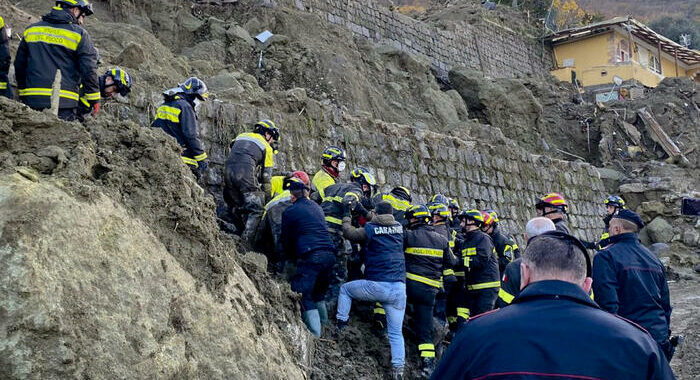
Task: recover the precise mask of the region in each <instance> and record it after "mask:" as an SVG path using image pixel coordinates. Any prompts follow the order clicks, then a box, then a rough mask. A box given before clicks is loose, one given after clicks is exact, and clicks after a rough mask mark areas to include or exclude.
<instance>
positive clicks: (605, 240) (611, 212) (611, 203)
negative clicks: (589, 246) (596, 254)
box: [595, 195, 625, 250]
mask: <svg viewBox="0 0 700 380" xmlns="http://www.w3.org/2000/svg"><path fill="white" fill-rule="evenodd" d="M624 209H625V200H624V199H622V198H620V197H619V196H617V195H611V196H609V197H607V198H606V199H605V212H606V215H605V218H603V223H605V230H604V231H603V234H602V235H600V240H599V241H598V244H597V245H596V247H595V248H596V249H597V250H601V249H603V248H605V247H606V246H607V245H608V244H610V240H609V239H610V233H609V231H608V229H609V228H610V220H611V219H612V218H613V217H614V216H615V215H617V213H618V212H620V211H621V210H624Z"/></svg>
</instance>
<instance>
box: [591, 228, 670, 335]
mask: <svg viewBox="0 0 700 380" xmlns="http://www.w3.org/2000/svg"><path fill="white" fill-rule="evenodd" d="M608 241H609V242H610V245H608V246H607V247H605V248H604V249H603V250H601V251H600V252H598V254H597V255H596V256H595V259H594V260H593V294H595V300H596V302H597V303H598V304H599V305H600V307H601V308H602V309H603V310H606V311H609V312H611V313H613V314H617V315H619V316H621V317H624V318H627V319H629V320H631V321H633V322H635V323H637V324H639V325H641V326H642V327H644V328H645V329H647V331H649V333H650V334H651V335H652V336H653V337H654V339H655V340H656V341H657V342H659V344H662V345H663V344H664V343H665V342H666V341H668V335H669V326H670V322H671V302H670V297H669V292H668V283H667V282H666V269H665V268H664V265H663V264H662V263H661V261H660V260H659V259H658V258H657V257H656V256H654V254H653V253H651V252H649V250H648V249H646V248H645V247H644V246H643V245H642V244H641V243H640V242H639V238H638V237H637V234H635V233H626V234H620V235H615V236H611V237H610V238H609V239H608Z"/></svg>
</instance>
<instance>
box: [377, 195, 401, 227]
mask: <svg viewBox="0 0 700 380" xmlns="http://www.w3.org/2000/svg"><path fill="white" fill-rule="evenodd" d="M372 201H373V202H374V205H375V206H376V205H377V204H378V203H379V202H387V203H389V204H390V205H391V207H392V208H393V209H394V212H393V214H394V219H395V220H396V221H397V222H399V223H401V225H402V226H404V227H406V226H407V225H408V221H407V220H406V218H405V217H404V214H405V213H406V211H407V210H408V209H409V208H411V202H409V201H406V200H403V199H399V198H396V197H395V196H394V195H393V194H391V193H387V194H384V193H379V194H377V195H375V196H374V197H373V199H372Z"/></svg>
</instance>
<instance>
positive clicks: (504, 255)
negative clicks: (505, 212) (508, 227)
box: [481, 210, 520, 273]
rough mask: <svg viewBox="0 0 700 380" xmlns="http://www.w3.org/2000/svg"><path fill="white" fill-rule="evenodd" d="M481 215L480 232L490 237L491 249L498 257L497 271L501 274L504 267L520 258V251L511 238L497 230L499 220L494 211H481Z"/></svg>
mask: <svg viewBox="0 0 700 380" xmlns="http://www.w3.org/2000/svg"><path fill="white" fill-rule="evenodd" d="M481 215H482V216H483V217H484V226H483V227H482V229H481V230H482V231H484V232H486V233H487V234H488V235H489V236H491V240H492V241H493V247H494V248H495V249H496V255H497V256H498V271H499V273H503V272H504V271H505V269H506V265H508V264H509V263H511V262H512V261H513V260H515V259H517V258H518V257H520V249H519V248H518V245H517V244H515V241H514V240H513V238H511V237H510V236H506V235H504V234H503V233H502V232H501V229H500V228H498V222H499V221H500V220H499V219H498V214H497V213H496V211H493V210H486V211H482V212H481Z"/></svg>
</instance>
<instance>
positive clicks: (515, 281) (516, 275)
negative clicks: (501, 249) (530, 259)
mask: <svg viewBox="0 0 700 380" xmlns="http://www.w3.org/2000/svg"><path fill="white" fill-rule="evenodd" d="M522 261H523V259H521V258H517V259H515V260H513V261H512V262H511V263H509V264H508V265H506V269H505V270H504V271H503V273H502V274H501V289H500V290H499V291H498V299H497V300H496V307H498V308H501V307H506V306H508V305H510V304H511V302H513V299H515V297H517V296H518V295H519V294H520V263H521V262H522Z"/></svg>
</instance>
